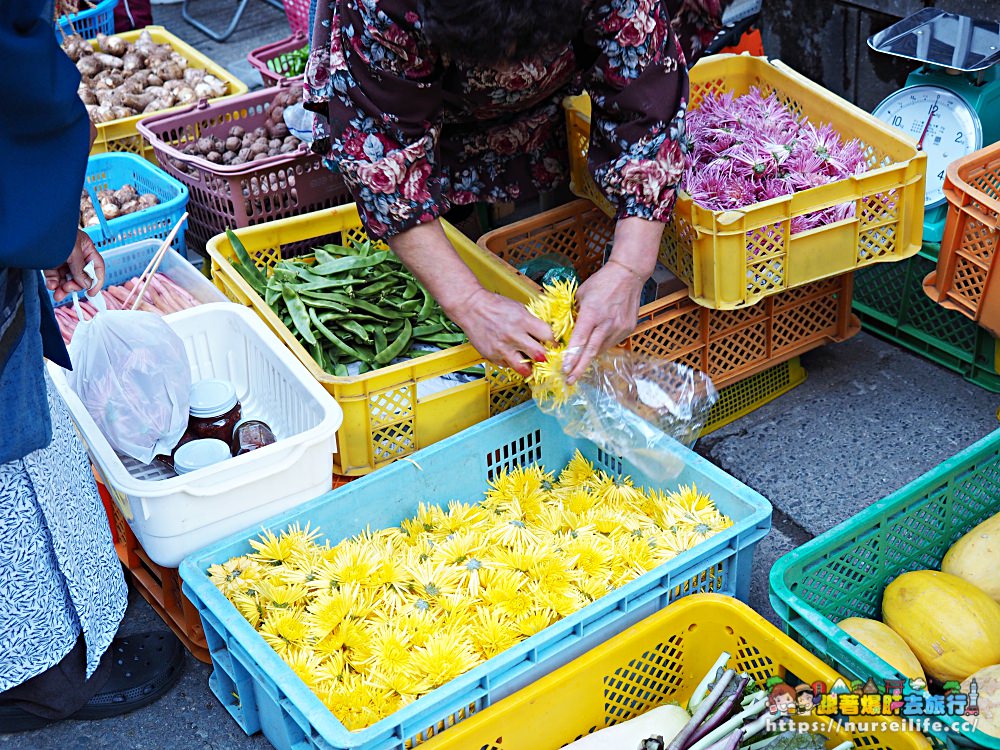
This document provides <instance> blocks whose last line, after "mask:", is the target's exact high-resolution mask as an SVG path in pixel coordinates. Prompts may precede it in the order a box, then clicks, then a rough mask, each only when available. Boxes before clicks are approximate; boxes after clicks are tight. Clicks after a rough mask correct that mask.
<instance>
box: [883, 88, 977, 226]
mask: <svg viewBox="0 0 1000 750" xmlns="http://www.w3.org/2000/svg"><path fill="white" fill-rule="evenodd" d="M873 114H874V115H875V116H876V117H877V118H879V119H880V120H882V121H884V122H887V123H889V124H890V125H892V126H894V127H896V128H899V129H900V130H902V131H903V132H904V133H906V134H907V135H909V136H911V137H912V138H914V139H915V140H917V141H918V142H919V143H920V144H921V148H923V150H924V152H925V153H926V154H927V193H926V198H925V200H924V205H925V207H926V208H933V207H935V206H939V205H941V204H942V203H944V190H943V188H944V175H945V171H946V170H947V169H948V165H949V164H951V162H953V161H955V159H959V158H961V157H963V156H967V155H968V154H971V153H972V152H973V151H976V150H977V149H979V148H981V147H982V140H983V129H982V124H981V123H980V122H979V115H977V114H976V111H975V110H974V109H972V107H970V106H969V105H968V104H967V103H966V101H965V99H963V98H962V97H960V96H959V95H958V94H956V93H955V92H953V91H949V90H948V89H946V88H942V87H940V86H925V85H919V86H909V87H907V88H903V89H900V90H899V91H896V92H895V93H893V94H890V95H889V96H888V97H886V98H885V100H884V101H883V102H882V103H881V104H879V105H878V106H877V107H876V108H875V111H874V112H873Z"/></svg>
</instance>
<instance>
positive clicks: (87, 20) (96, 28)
mask: <svg viewBox="0 0 1000 750" xmlns="http://www.w3.org/2000/svg"><path fill="white" fill-rule="evenodd" d="M117 5H118V0H101V2H99V3H97V5H95V6H94V7H93V8H87V9H86V10H81V11H80V12H79V13H73V14H72V15H70V16H63V17H62V18H60V19H59V27H60V28H61V29H62V33H63V34H65V35H67V36H69V35H70V34H72V33H73V30H74V29H75V30H76V33H77V34H79V35H80V36H82V37H83V38H84V39H95V38H97V35H98V34H114V33H115V7H116V6H117ZM70 24H72V27H71V26H70ZM56 36H57V37H59V39H60V41H61V40H62V35H61V34H58V33H57V34H56Z"/></svg>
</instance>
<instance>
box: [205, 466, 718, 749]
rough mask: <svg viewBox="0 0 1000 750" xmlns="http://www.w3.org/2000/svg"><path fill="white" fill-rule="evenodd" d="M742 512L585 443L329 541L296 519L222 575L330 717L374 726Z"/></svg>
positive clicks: (226, 590)
mask: <svg viewBox="0 0 1000 750" xmlns="http://www.w3.org/2000/svg"><path fill="white" fill-rule="evenodd" d="M730 525H732V521H731V520H730V519H729V518H727V517H726V516H724V515H723V514H721V513H720V512H719V511H718V510H717V509H716V508H715V505H714V504H713V503H712V501H711V499H710V498H709V497H708V496H707V495H704V494H701V493H699V492H698V490H697V489H696V488H695V487H694V486H693V485H692V486H681V487H679V488H678V490H677V491H669V492H663V491H660V490H653V489H645V488H639V487H635V486H634V485H633V483H632V481H631V480H630V479H629V478H628V477H623V478H615V477H614V476H612V475H610V474H608V473H606V472H604V471H600V470H596V469H595V468H594V466H593V465H592V464H591V463H590V462H589V461H588V460H587V459H586V458H584V457H583V455H581V454H580V453H579V452H577V453H576V455H575V456H574V457H573V458H572V460H571V461H570V462H569V464H567V466H566V467H565V468H564V469H563V470H562V472H561V473H560V474H559V476H558V477H556V476H555V475H554V474H552V473H549V472H546V471H545V470H544V468H542V467H540V466H537V465H533V466H528V467H526V468H521V467H517V468H514V469H513V470H511V471H509V472H506V473H502V474H500V475H498V476H497V477H496V478H495V479H494V481H493V482H491V484H490V487H489V489H488V491H487V492H486V494H485V498H484V499H483V500H482V501H481V502H479V503H477V504H475V505H472V504H467V503H463V502H457V501H453V502H450V503H448V504H447V506H444V505H441V506H438V505H432V504H421V505H420V507H419V510H418V512H417V515H416V516H414V517H413V518H408V519H406V520H405V521H403V522H402V523H401V524H400V525H399V526H398V527H395V528H390V529H382V530H379V531H370V530H369V531H365V532H364V533H361V534H359V535H357V536H354V537H351V538H349V539H345V540H344V541H342V542H340V543H339V544H336V545H334V546H330V545H329V544H320V543H318V542H317V539H318V537H319V530H318V529H310V528H309V526H308V525H307V526H306V528H301V526H299V525H295V526H292V527H290V528H289V529H287V530H286V531H283V532H281V533H280V534H279V535H277V536H276V535H274V534H273V533H271V532H264V533H263V534H261V536H260V539H259V540H256V539H254V540H250V544H251V546H252V547H253V549H254V552H253V553H251V554H247V555H244V556H242V557H237V558H234V559H231V560H229V561H228V562H226V563H224V564H222V565H213V566H212V567H211V568H210V569H209V571H208V573H209V576H210V577H211V580H212V582H213V583H214V584H215V585H216V586H217V587H218V588H219V589H220V590H221V591H222V593H223V594H225V596H226V597H227V598H228V599H229V600H230V601H231V602H232V603H233V604H234V605H235V606H236V608H237V609H238V610H239V611H240V613H241V614H242V615H243V616H244V617H245V618H246V619H247V621H248V622H249V623H250V624H251V625H252V626H253V627H254V628H255V629H256V630H257V631H258V632H259V633H260V634H261V636H262V637H263V638H264V640H266V641H267V643H268V644H270V645H271V647H273V648H274V650H275V651H276V652H277V653H278V654H279V655H280V656H281V657H282V659H284V661H285V662H286V663H287V664H288V665H289V666H290V667H291V669H292V670H293V671H294V672H295V673H296V674H297V675H298V676H299V677H300V678H301V679H302V681H303V682H305V684H306V685H307V686H308V687H309V688H310V689H311V690H312V691H313V692H315V693H316V695H317V696H318V697H319V698H320V700H322V701H323V703H324V704H325V705H326V706H327V707H328V708H329V709H330V711H332V712H333V714H334V715H335V716H336V717H337V718H338V719H339V720H340V721H341V722H342V723H343V724H344V725H345V726H346V727H347V728H348V729H351V730H357V729H363V728H365V727H368V726H370V725H371V724H374V723H375V722H376V721H378V720H379V719H382V718H384V717H386V716H388V715H390V714H392V713H393V712H395V711H397V710H398V709H400V708H402V707H403V706H406V705H407V704H409V703H412V702H413V701H415V700H416V699H417V698H419V697H420V696H421V695H424V694H425V693H428V692H430V691H431V690H433V689H434V688H436V687H438V686H440V685H443V684H445V683H446V682H448V681H450V680H452V679H454V678H455V677H458V676H459V675H461V674H463V673H464V672H467V671H468V670H470V669H472V668H473V667H475V666H476V665H478V664H481V663H482V662H484V661H486V660H487V659H489V658H490V657H492V656H495V655H497V654H499V653H500V652H502V651H504V650H506V649H508V648H510V647H511V646H513V645H515V644H517V643H518V642H520V641H522V640H523V639H525V638H527V637H528V636H530V635H533V634H534V633H537V632H538V631H540V630H542V629H543V628H545V627H547V626H548V625H550V624H552V623H554V622H556V621H557V620H559V619H561V618H563V617H566V616H567V615H569V614H572V613H573V612H576V611H577V610H579V609H581V608H582V607H585V606H586V605H587V604H589V603H590V602H593V601H595V600H596V599H598V598H600V597H602V596H604V595H605V594H607V593H608V592H610V591H613V590H614V589H616V588H618V587H620V586H622V585H624V584H626V583H628V582H629V581H631V580H633V579H635V578H636V577H638V576H640V575H642V574H643V573H645V572H647V571H649V570H652V569H653V568H655V567H656V566H658V565H660V564H661V563H663V562H666V561H667V560H670V559H671V558H673V557H674V556H676V555H677V554H679V553H680V552H683V551H684V550H687V549H690V548H691V547H693V546H694V545H695V544H697V543H698V542H700V541H702V540H704V539H707V538H708V537H710V536H712V535H713V534H715V533H717V532H719V531H721V530H722V529H725V528H728V527H729V526H730Z"/></svg>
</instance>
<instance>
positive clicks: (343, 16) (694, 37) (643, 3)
mask: <svg viewBox="0 0 1000 750" xmlns="http://www.w3.org/2000/svg"><path fill="white" fill-rule="evenodd" d="M583 1H584V9H585V13H584V22H583V24H582V26H581V28H580V29H579V32H578V34H577V39H576V40H575V41H574V43H573V44H572V45H567V46H566V47H565V48H563V49H559V50H555V51H552V52H551V53H549V54H545V55H540V56H537V57H534V58H532V59H528V60H521V61H517V62H510V63H503V64H500V65H496V66H491V67H483V66H475V65H468V64H464V63H462V62H460V61H456V60H449V59H446V58H444V57H443V56H442V55H440V54H439V53H438V52H437V51H436V50H435V49H434V47H433V46H432V45H431V44H430V43H429V42H428V41H427V40H426V38H425V37H424V36H423V34H422V32H421V21H420V16H419V14H418V12H417V2H416V0H318V5H317V8H316V10H317V12H316V22H315V24H314V26H313V38H312V50H313V51H312V53H311V54H310V58H309V61H308V64H307V67H306V100H307V102H308V104H309V106H310V108H311V109H314V110H315V111H317V112H319V113H321V114H326V115H327V116H328V117H327V118H325V121H324V118H317V119H318V120H319V125H318V128H319V130H318V132H317V136H321V135H322V136H326V135H327V131H328V134H329V138H325V137H324V138H323V139H321V140H319V141H317V142H321V143H323V144H324V147H326V146H328V149H326V151H325V156H326V157H327V163H328V165H329V166H331V167H332V168H335V169H338V170H339V171H340V172H341V173H342V174H343V175H344V178H345V180H346V182H347V184H348V186H349V187H350V189H351V190H352V192H353V194H354V198H355V200H356V201H357V203H358V209H359V211H360V213H361V216H362V219H363V220H364V223H365V226H366V227H367V229H368V231H369V233H370V234H372V235H374V236H376V237H390V236H392V235H395V234H397V233H399V232H401V231H404V230H406V229H408V228H410V227H412V226H414V225H417V224H421V223H425V222H428V221H432V220H433V219H435V218H436V217H437V216H439V215H440V214H442V213H444V212H445V211H447V210H448V208H450V207H451V206H452V205H461V204H468V203H473V202H476V201H487V202H497V201H514V200H517V199H518V198H521V197H526V196H529V195H531V194H534V193H535V192H537V191H545V190H550V189H552V188H554V187H556V186H557V185H559V184H560V183H562V182H563V181H564V180H565V179H566V176H567V173H568V153H567V144H566V135H565V124H564V116H563V112H562V100H563V98H564V97H566V96H568V95H571V94H576V93H579V92H580V91H581V90H582V89H584V88H585V89H586V90H587V91H588V92H589V94H590V96H591V100H592V103H593V115H592V125H591V142H590V168H591V172H592V173H593V176H594V179H595V180H596V181H597V184H598V186H599V187H600V189H601V190H602V192H603V193H604V194H605V195H606V196H607V198H608V200H610V201H611V203H612V204H614V205H615V207H616V209H617V214H618V217H619V218H620V217H626V216H639V217H643V218H647V219H654V220H658V221H665V220H666V219H667V218H668V217H669V215H670V212H671V210H672V209H673V205H674V200H675V197H676V190H677V183H678V181H679V179H680V177H681V174H682V172H683V167H684V159H683V155H682V153H681V148H680V141H681V138H682V135H683V128H684V110H685V105H686V99H687V95H688V81H687V69H686V61H688V62H690V61H693V57H694V56H696V55H697V54H698V53H699V52H700V50H701V49H702V45H703V43H704V41H703V40H707V39H711V37H712V36H714V34H715V32H716V31H717V30H718V28H719V19H720V18H721V15H722V11H723V6H724V5H726V4H727V3H728V0H583ZM672 11H673V15H674V16H675V19H674V21H673V25H672ZM678 40H682V41H678ZM685 50H686V51H688V52H689V55H688V56H687V57H686V56H685Z"/></svg>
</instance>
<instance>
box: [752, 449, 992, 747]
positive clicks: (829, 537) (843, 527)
mask: <svg viewBox="0 0 1000 750" xmlns="http://www.w3.org/2000/svg"><path fill="white" fill-rule="evenodd" d="M998 452H1000V430H995V431H994V432H992V433H990V434H989V435H986V436H985V437H983V438H981V439H980V440H977V441H976V442H975V443H973V444H972V445H970V446H968V447H967V448H965V449H964V450H961V451H959V452H958V453H956V454H955V455H954V456H952V457H951V458H948V459H946V460H945V461H943V462H941V463H940V464H938V465H937V466H936V467H934V468H933V469H931V470H929V471H927V472H925V473H924V474H921V475H920V476H919V477H917V478H916V479H914V480H913V481H912V482H910V483H908V484H906V485H904V486H902V487H900V488H899V489H898V490H896V491H895V492H893V493H891V494H889V495H886V496H885V497H884V498H882V499H881V500H878V501H877V502H875V503H873V504H872V505H870V506H868V507H867V508H866V509H865V510H863V511H861V512H860V513H857V514H856V515H854V516H853V517H851V518H849V519H847V520H846V521H844V522H842V523H839V524H837V525H836V526H834V527H833V528H831V529H829V530H828V531H826V532H824V533H823V534H820V535H819V536H817V537H815V538H813V539H811V540H810V541H808V542H806V543H805V544H803V545H801V546H799V547H797V548H795V549H794V550H792V551H791V552H788V553H787V554H785V555H783V556H782V557H780V558H778V560H777V561H776V562H775V563H774V565H773V566H772V568H771V572H770V574H769V587H770V591H769V598H770V600H771V604H772V606H773V608H774V610H775V612H777V614H778V616H779V617H781V619H782V621H783V624H784V626H785V628H786V630H787V629H788V628H792V629H794V628H796V625H795V624H794V623H792V622H790V619H789V612H788V610H794V612H795V614H797V615H798V616H799V617H801V618H802V619H803V620H805V621H806V625H807V627H810V628H813V629H815V630H816V631H817V632H818V633H819V634H820V635H821V636H823V637H824V638H825V639H826V640H827V641H828V642H829V643H831V644H835V645H836V646H838V647H839V648H841V649H842V650H843V651H844V652H847V653H851V652H858V653H860V654H861V656H860V657H857V658H858V660H859V661H867V662H869V663H874V664H875V666H876V667H877V668H878V669H879V672H878V673H877V674H872V675H857V677H860V678H867V677H869V676H870V677H879V678H882V679H905V677H904V676H903V675H902V674H900V673H899V672H898V671H897V670H896V669H895V668H894V667H892V666H890V665H889V664H888V663H887V662H885V661H884V660H883V659H882V658H880V657H879V656H877V655H876V654H875V653H874V652H872V651H870V650H869V649H868V648H867V647H865V646H863V645H862V644H860V643H859V642H858V641H856V640H855V639H854V638H852V637H851V636H849V635H848V634H847V633H846V632H845V631H843V630H842V629H841V628H840V627H838V626H837V625H836V623H834V622H832V621H831V620H830V619H829V618H827V617H825V616H824V615H822V614H820V613H819V612H818V611H817V610H816V609H815V608H814V607H813V606H812V605H811V604H809V603H807V602H806V601H805V600H803V599H802V598H801V597H799V596H798V595H796V594H795V593H793V592H792V590H791V587H790V586H789V585H788V583H787V576H788V575H789V573H790V569H791V568H792V567H793V566H800V567H801V568H802V569H803V570H804V571H808V570H810V569H812V568H815V567H816V566H815V565H814V566H809V565H808V562H809V560H810V558H811V557H813V556H814V555H815V554H816V553H819V552H823V553H824V558H825V557H828V556H829V554H830V550H831V549H832V548H833V547H834V546H835V543H834V540H837V541H838V542H839V541H840V539H841V537H843V538H844V539H845V540H846V539H849V538H852V537H853V536H855V535H856V532H860V531H861V530H862V529H870V528H871V527H872V526H873V525H874V522H876V521H878V520H879V519H880V518H881V517H882V516H883V515H884V514H885V513H886V512H887V511H892V510H894V509H895V508H896V506H898V505H901V504H903V503H904V502H905V501H908V500H910V499H913V498H921V497H923V503H921V504H926V503H932V502H934V498H933V497H932V493H933V491H934V490H935V489H938V488H940V487H942V486H944V485H948V484H950V483H951V482H952V481H953V480H954V478H955V477H956V476H957V475H960V474H962V473H964V472H965V471H966V470H967V469H968V468H969V467H970V466H975V465H977V464H978V463H979V462H980V461H981V459H983V458H984V457H985V456H987V455H997V454H998ZM998 512H1000V508H998ZM952 543H954V542H952ZM850 544H851V542H850V541H843V542H841V543H840V544H839V545H838V546H839V547H841V548H842V547H845V546H848V545H850ZM901 572H905V571H901ZM898 575H899V573H897V574H896V575H893V576H892V578H896V577H897V576H898ZM889 580H892V579H889ZM802 635H803V637H804V638H805V639H806V641H808V643H807V645H808V647H809V648H810V650H816V649H818V648H819V647H818V645H817V644H814V643H812V642H811V641H810V639H809V636H808V635H807V634H805V633H802ZM817 655H818V656H820V658H823V659H829V658H830V657H831V656H832V654H831V653H830V650H829V649H825V653H817ZM834 668H835V669H837V670H838V671H843V670H841V669H840V668H839V667H837V666H836V665H834ZM928 718H930V719H931V721H938V722H940V723H941V724H942V725H944V726H948V725H949V724H950V721H951V720H949V719H948V717H944V716H936V717H928ZM937 736H938V738H939V739H940V738H947V739H946V740H945V742H946V744H949V745H950V744H951V743H955V742H958V743H960V744H968V743H971V745H972V746H974V747H975V746H978V747H985V748H990V750H1000V738H996V737H991V736H990V735H988V734H986V733H985V732H983V731H981V730H978V729H977V730H974V731H972V732H960V733H959V732H954V731H950V730H949V731H947V732H944V733H941V734H940V735H937ZM956 738H962V740H964V743H963V742H962V740H957V739H956Z"/></svg>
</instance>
